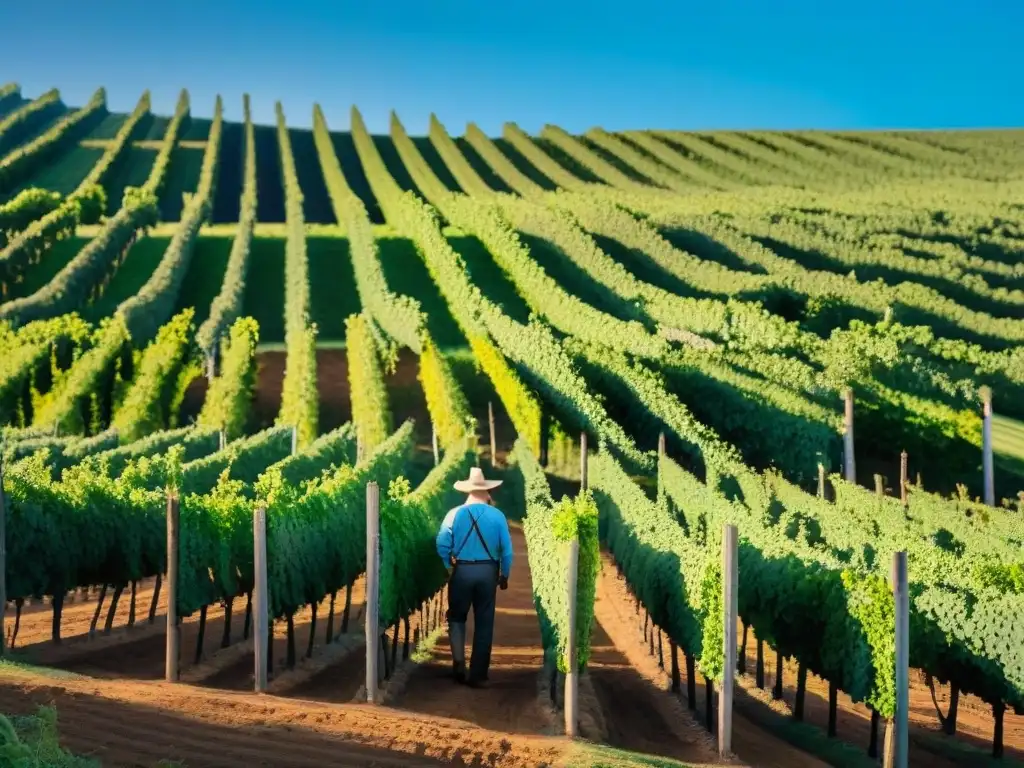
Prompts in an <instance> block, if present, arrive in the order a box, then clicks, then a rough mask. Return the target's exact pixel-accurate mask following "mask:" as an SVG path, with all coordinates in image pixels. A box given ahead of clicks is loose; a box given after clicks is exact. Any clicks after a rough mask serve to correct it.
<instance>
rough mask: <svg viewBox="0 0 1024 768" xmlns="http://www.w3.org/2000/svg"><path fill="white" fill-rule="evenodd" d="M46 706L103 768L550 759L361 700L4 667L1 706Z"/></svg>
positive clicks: (78, 748) (306, 767) (550, 754)
mask: <svg viewBox="0 0 1024 768" xmlns="http://www.w3.org/2000/svg"><path fill="white" fill-rule="evenodd" d="M51 703H52V704H55V705H56V706H57V711H58V716H59V728H60V731H61V734H62V741H63V742H64V744H65V746H66V747H68V748H70V749H72V750H74V751H75V752H78V753H81V754H85V755H91V756H93V757H96V758H99V759H100V760H101V761H102V764H103V765H104V766H111V767H113V768H118V767H120V766H133V767H134V766H153V765H156V764H157V762H158V761H159V760H162V759H168V760H181V761H184V762H185V763H186V764H187V765H188V766H189V768H249V767H250V766H275V767H279V768H320V767H321V766H326V765H331V766H353V767H355V766H359V767H361V768H362V767H364V766H413V765H489V766H508V767H509V768H512V767H515V768H519V767H520V766H521V767H522V768H526V767H527V766H530V767H531V768H534V767H536V766H547V765H551V764H553V763H554V762H555V761H556V760H558V758H559V757H560V755H561V754H562V753H563V752H564V751H565V749H566V743H565V742H564V741H561V740H557V739H544V738H540V737H533V738H527V737H516V736H508V735H506V734H502V733H497V732H492V731H486V730H483V729H473V730H472V731H469V732H467V730H466V729H465V727H464V724H460V723H458V722H450V721H447V722H446V721H443V720H438V719H434V718H426V717H418V716H415V715H410V714H409V713H399V712H395V711H394V710H389V709H388V708H383V707H372V706H367V705H347V706H341V705H330V704H317V703H315V702H309V701H294V700H289V699H283V698H280V697H275V696H265V695H256V694H251V693H247V694H241V693H225V692H216V691H211V690H208V689H202V688H195V687H191V686H187V685H181V684H179V685H169V684H166V683H140V682H134V681H103V682H97V681H93V680H89V679H81V680H77V679H69V680H56V679H47V678H44V677H40V676H31V675H26V674H23V673H20V672H16V671H5V672H4V673H3V675H2V676H0V711H3V712H10V713H15V714H19V713H26V712H29V711H31V710H32V709H33V708H34V707H35V706H37V705H39V704H51Z"/></svg>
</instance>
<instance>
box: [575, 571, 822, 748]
mask: <svg viewBox="0 0 1024 768" xmlns="http://www.w3.org/2000/svg"><path fill="white" fill-rule="evenodd" d="M594 618H595V620H596V622H597V625H598V627H597V631H596V632H595V635H594V656H593V660H592V662H591V665H590V670H589V675H590V676H591V678H592V680H593V686H594V690H595V693H596V694H597V696H598V697H599V698H600V699H601V700H603V701H604V702H606V706H605V711H606V714H605V720H606V726H607V728H608V731H609V734H608V740H609V742H610V743H611V744H612V745H613V746H618V747H622V748H624V749H632V750H635V751H641V752H649V753H653V754H658V755H662V756H664V757H673V758H676V759H678V760H684V761H686V760H689V761H691V762H699V761H704V762H718V758H717V752H716V747H715V742H714V739H713V737H712V736H711V734H709V733H707V731H706V730H704V728H703V726H702V725H700V724H698V723H696V722H695V721H694V718H693V716H692V714H691V713H690V712H689V711H688V710H687V708H686V705H685V704H683V703H682V699H681V698H680V696H678V695H673V694H672V693H671V678H670V676H669V674H668V671H667V670H668V668H669V664H670V662H669V646H668V643H667V641H666V642H665V643H664V645H663V653H664V658H665V669H662V668H661V667H660V666H659V664H658V658H657V656H656V655H655V656H651V655H649V653H648V645H647V644H646V643H645V642H644V640H643V635H642V629H641V628H640V627H639V626H638V618H637V615H636V610H635V608H634V603H633V599H632V598H631V597H630V595H629V592H628V590H627V588H626V582H625V580H624V579H622V578H620V577H619V576H618V575H617V572H616V568H615V563H614V560H612V558H611V557H610V556H609V555H607V554H603V555H602V558H601V573H600V575H599V576H598V582H597V600H596V602H595V604H594ZM604 637H607V639H608V641H610V642H609V645H611V646H613V647H609V645H605V646H603V647H602V645H601V644H600V643H601V640H602V638H604ZM679 659H680V661H679V666H680V680H681V682H682V686H681V687H682V691H683V692H685V691H686V665H685V664H684V663H683V660H682V654H680V655H679ZM699 674H700V673H699V672H698V677H699ZM698 682H699V684H698V690H701V691H702V690H703V679H700V680H699V681H698ZM702 705H703V703H702ZM609 708H611V709H609ZM698 711H699V712H702V711H703V709H698ZM608 712H610V713H611V714H607V713H608ZM732 738H733V751H734V753H735V754H736V757H737V758H739V760H740V761H742V762H744V763H746V764H748V765H752V766H758V768H827V765H828V764H827V763H825V762H822V761H821V760H818V759H817V758H815V757H813V756H811V755H808V754H807V753H806V752H802V751H801V750H799V749H797V748H796V747H793V746H791V745H789V744H788V743H786V742H785V741H782V740H781V739H780V738H777V737H776V736H773V735H772V734H770V733H768V732H766V731H764V730H762V729H761V728H759V727H758V726H757V725H755V724H753V723H750V722H748V721H747V720H745V719H744V718H743V717H742V716H741V715H740V714H739V713H737V712H734V713H733V737H732Z"/></svg>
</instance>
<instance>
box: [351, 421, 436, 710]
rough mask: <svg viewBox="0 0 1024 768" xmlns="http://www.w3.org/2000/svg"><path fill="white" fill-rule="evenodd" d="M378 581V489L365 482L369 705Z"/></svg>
mask: <svg viewBox="0 0 1024 768" xmlns="http://www.w3.org/2000/svg"><path fill="white" fill-rule="evenodd" d="M436 434H437V433H436V432H435V436H436ZM435 456H436V454H435ZM379 578H380V489H379V488H378V487H377V483H376V482H369V483H367V484H366V618H365V621H364V622H363V623H364V624H365V626H366V700H367V701H368V702H370V703H371V704H372V703H374V702H376V700H377V683H378V677H377V674H378V665H377V662H378V658H379V655H380V631H379V629H378V625H379V621H380V615H379V611H378V608H377V601H378V599H379V596H380V593H379V590H380V582H379V581H378V579H379ZM385 661H386V660H385Z"/></svg>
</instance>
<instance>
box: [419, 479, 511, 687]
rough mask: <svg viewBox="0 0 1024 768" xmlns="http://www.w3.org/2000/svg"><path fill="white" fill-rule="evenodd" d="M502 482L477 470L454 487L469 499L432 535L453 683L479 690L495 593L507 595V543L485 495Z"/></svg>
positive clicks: (501, 519) (487, 660)
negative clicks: (469, 628)
mask: <svg viewBox="0 0 1024 768" xmlns="http://www.w3.org/2000/svg"><path fill="white" fill-rule="evenodd" d="M499 485H501V480H488V479H486V478H485V477H484V473H483V471H482V470H481V469H480V468H479V467H473V468H471V469H470V471H469V479H467V480H459V481H457V482H456V483H455V490H457V491H461V492H463V493H466V494H468V496H467V498H466V503H465V504H462V505H461V506H458V507H456V508H455V509H453V510H451V511H450V512H449V513H448V514H447V515H446V516H445V518H444V521H443V522H442V523H441V530H440V531H439V532H438V534H437V554H438V555H440V556H441V559H442V560H443V561H444V563H445V565H446V566H447V567H448V574H449V578H448V637H449V640H450V642H451V648H452V662H453V667H454V674H455V680H456V682H459V683H467V684H468V685H470V686H472V687H474V688H481V687H484V684H485V682H486V681H487V671H488V669H489V668H490V665H491V644H492V642H493V640H494V603H495V598H496V597H497V589H498V587H499V586H500V587H501V589H508V577H509V574H510V572H511V569H512V537H511V536H510V534H509V530H508V521H507V520H506V519H505V515H504V514H502V512H501V511H500V510H499V509H497V508H496V507H495V506H493V503H492V501H491V494H490V492H491V491H492V490H494V489H495V488H497V487H498V486H499ZM470 607H472V608H473V657H472V659H470V667H469V677H468V679H467V677H466V618H467V617H468V616H469V609H470Z"/></svg>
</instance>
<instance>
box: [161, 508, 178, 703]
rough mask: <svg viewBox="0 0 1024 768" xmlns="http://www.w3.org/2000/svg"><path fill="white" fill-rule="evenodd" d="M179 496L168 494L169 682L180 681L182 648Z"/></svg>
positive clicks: (166, 670)
mask: <svg viewBox="0 0 1024 768" xmlns="http://www.w3.org/2000/svg"><path fill="white" fill-rule="evenodd" d="M178 522H179V507H178V497H177V495H175V494H173V493H172V494H169V495H168V496H167V647H166V657H165V660H164V678H165V679H166V680H167V682H168V683H175V682H177V681H178V661H179V652H180V649H181V627H179V626H178V550H179V547H178V530H179V529H178Z"/></svg>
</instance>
